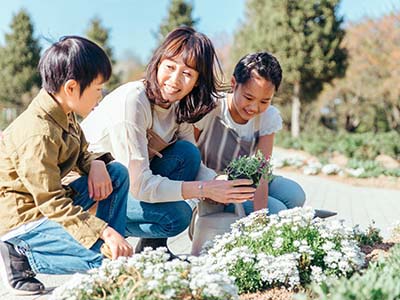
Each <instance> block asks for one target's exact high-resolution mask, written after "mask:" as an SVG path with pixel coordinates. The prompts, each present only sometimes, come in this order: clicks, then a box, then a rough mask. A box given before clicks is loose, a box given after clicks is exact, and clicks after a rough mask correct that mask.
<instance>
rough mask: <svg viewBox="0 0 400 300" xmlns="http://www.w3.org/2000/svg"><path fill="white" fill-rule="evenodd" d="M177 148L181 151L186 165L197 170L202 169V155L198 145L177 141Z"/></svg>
mask: <svg viewBox="0 0 400 300" xmlns="http://www.w3.org/2000/svg"><path fill="white" fill-rule="evenodd" d="M175 146H176V147H177V148H178V149H180V150H181V151H180V152H181V157H182V158H183V159H184V161H185V163H187V164H188V165H190V166H192V167H193V168H196V169H197V170H198V168H200V162H201V153H200V150H199V148H197V146H196V145H194V144H192V143H191V142H188V141H185V140H179V141H176V143H175Z"/></svg>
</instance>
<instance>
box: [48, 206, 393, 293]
mask: <svg viewBox="0 0 400 300" xmlns="http://www.w3.org/2000/svg"><path fill="white" fill-rule="evenodd" d="M313 216H314V211H313V210H312V209H311V208H295V209H292V210H287V211H283V212H281V213H279V215H274V216H267V214H266V210H264V211H259V212H256V213H253V214H251V215H250V216H248V217H246V218H243V219H241V220H239V221H238V222H236V223H235V224H234V225H233V226H232V231H231V232H230V233H226V234H224V235H223V236H218V237H216V239H215V240H214V241H213V242H212V243H209V244H208V245H206V246H205V249H204V251H203V255H202V256H200V257H189V258H188V260H189V261H190V263H189V262H186V261H180V260H174V261H171V262H169V261H167V259H168V257H169V256H168V254H166V252H165V250H166V249H165V248H159V249H158V250H154V251H150V249H145V251H144V252H142V253H141V254H135V255H133V256H132V257H130V258H120V259H118V260H116V261H110V260H105V261H104V263H103V265H102V267H101V268H99V269H95V270H91V271H89V273H88V274H87V275H75V276H73V279H72V280H71V281H69V282H67V283H65V284H64V285H63V286H61V287H59V288H57V289H56V290H55V291H54V293H53V295H52V297H51V299H54V300H66V299H68V300H74V299H76V300H78V299H79V300H89V299H115V300H116V299H138V300H156V299H176V300H181V299H185V300H191V299H192V300H202V299H210V300H211V299H212V300H223V299H224V300H229V299H242V300H250V299H257V300H261V299H285V300H286V299H292V297H293V295H294V294H295V293H298V292H300V293H301V292H302V291H306V292H307V295H297V296H296V297H298V296H300V297H303V299H307V297H308V299H333V298H330V295H332V294H336V293H338V294H339V293H341V291H343V290H344V289H347V290H349V289H352V290H355V289H357V286H358V285H357V284H360V286H363V285H366V284H367V283H368V280H365V279H362V278H363V277H362V276H363V275H358V272H357V271H358V270H360V269H361V268H362V267H365V266H366V265H365V260H364V258H365V255H364V254H363V253H362V252H361V251H360V248H359V245H360V244H362V245H370V246H372V245H373V244H374V243H381V242H382V240H381V238H380V236H379V232H378V231H377V230H376V229H374V228H373V227H370V228H368V230H366V231H361V230H360V229H359V228H358V227H355V228H348V227H345V226H344V225H343V223H342V222H341V221H338V220H329V219H324V220H321V219H313ZM396 230H397V231H396ZM394 232H400V226H398V225H397V227H396V228H395V229H394ZM397 252H398V253H399V254H398V255H397V254H396V255H397V256H396V257H397V261H399V260H398V259H399V257H400V250H397ZM392 265H393V267H395V266H396V263H395V261H390V263H386V264H385V266H386V267H383V266H380V267H375V266H373V267H372V269H373V270H374V271H369V269H368V270H367V272H366V273H368V272H374V273H371V274H372V275H368V276H370V277H367V278H369V280H372V279H373V278H378V277H379V276H378V275H379V272H387V274H386V275H387V276H386V275H385V276H386V277H385V280H387V281H388V282H390V287H389V290H388V291H389V292H390V293H391V294H390V295H392V294H394V293H395V289H394V288H393V284H394V286H396V285H395V283H397V282H398V281H395V279H396V280H397V279H398V275H396V274H397V273H399V272H398V271H399V270H398V269H396V268H397V267H396V268H395V269H393V270H394V271H393V270H392V269H390V270H389V269H388V268H389V267H391V266H392ZM397 266H398V265H397ZM396 272H397V273H396ZM364 273H365V271H364ZM354 274H355V275H354ZM396 276H397V277H396ZM349 278H350V279H349ZM353 278H355V279H353ZM371 278H372V279H371ZM358 281H360V282H361V283H357V282H358ZM310 283H311V285H312V288H311V289H310V285H309V284H310ZM382 284H383V283H382ZM377 287H379V288H380V286H378V285H377ZM349 293H350V292H349ZM368 293H369V294H368V295H372V293H373V291H371V290H369V292H368ZM239 294H240V297H239ZM357 295H358V294H357ZM385 295H386V294H385ZM318 297H321V298H318ZM296 299H297V298H296ZM337 299H383V298H373V297H370V298H368V297H367V298H362V297H361V298H359V297H358V296H357V297H356V298H344V297H343V298H337ZM390 299H391V298H390ZM393 299H394V298H393Z"/></svg>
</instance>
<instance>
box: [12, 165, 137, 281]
mask: <svg viewBox="0 0 400 300" xmlns="http://www.w3.org/2000/svg"><path fill="white" fill-rule="evenodd" d="M107 170H108V173H109V174H110V178H111V181H112V185H113V192H112V193H111V195H110V196H108V198H107V199H104V200H102V201H99V202H98V207H97V212H96V216H97V217H98V218H100V219H102V220H104V221H106V222H107V223H108V225H109V226H111V227H112V228H114V229H115V230H116V231H118V232H119V233H120V234H121V235H123V234H124V232H125V224H126V222H125V214H126V202H127V195H128V192H129V175H128V170H127V169H126V168H125V167H124V166H123V165H122V164H120V163H118V162H112V163H109V164H108V165H107ZM87 181H88V178H87V176H82V177H80V178H78V179H77V180H75V181H74V182H72V183H71V184H70V187H71V188H72V189H73V190H74V191H75V192H76V196H74V197H73V199H72V200H73V202H74V204H75V205H80V206H81V207H82V208H83V209H84V210H88V209H89V208H90V207H91V206H92V205H93V204H94V201H93V200H92V199H90V198H89V196H88V184H87ZM8 242H10V243H12V244H14V245H15V246H16V247H17V248H18V249H19V250H20V251H21V252H22V253H24V254H25V255H26V256H27V257H28V260H29V264H30V266H31V268H32V270H33V271H34V272H35V273H44V274H72V273H76V272H84V271H87V270H88V269H93V268H97V267H99V266H100V265H101V263H102V261H103V255H102V254H100V246H101V245H102V244H103V241H102V240H100V239H99V240H97V242H96V243H95V244H94V245H93V246H92V247H91V248H90V249H87V248H85V247H84V246H83V245H81V244H80V243H79V242H78V241H77V240H75V239H74V238H73V237H72V236H71V235H70V234H69V233H68V232H67V231H66V230H65V229H64V227H62V226H61V225H60V224H58V223H56V222H54V221H51V220H49V219H47V220H45V221H44V222H43V223H41V224H40V225H39V226H37V227H35V228H33V229H32V230H30V231H29V232H27V233H24V234H21V235H19V236H17V237H14V238H12V239H10V240H9V241H8Z"/></svg>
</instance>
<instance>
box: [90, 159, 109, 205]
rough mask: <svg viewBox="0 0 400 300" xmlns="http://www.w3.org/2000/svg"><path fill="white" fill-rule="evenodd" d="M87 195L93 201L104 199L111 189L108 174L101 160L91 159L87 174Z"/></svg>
mask: <svg viewBox="0 0 400 300" xmlns="http://www.w3.org/2000/svg"><path fill="white" fill-rule="evenodd" d="M88 191H89V197H90V198H91V199H93V200H95V201H100V200H104V199H106V198H107V197H108V196H110V194H111V193H112V191H113V187H112V182H111V178H110V175H109V174H108V171H107V168H106V165H105V163H104V162H103V161H101V160H93V161H92V163H91V166H90V171H89V176H88Z"/></svg>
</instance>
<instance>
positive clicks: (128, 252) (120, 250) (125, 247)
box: [101, 226, 133, 259]
mask: <svg viewBox="0 0 400 300" xmlns="http://www.w3.org/2000/svg"><path fill="white" fill-rule="evenodd" d="M101 239H102V240H103V241H104V243H106V244H107V245H108V247H109V248H110V250H111V254H112V259H117V258H118V257H120V256H132V254H133V249H132V246H131V245H130V244H129V243H128V242H127V241H126V240H125V239H124V238H123V237H122V235H120V234H119V233H118V232H117V231H115V230H114V229H113V228H112V227H110V226H107V227H106V229H104V230H103V232H102V233H101Z"/></svg>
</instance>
